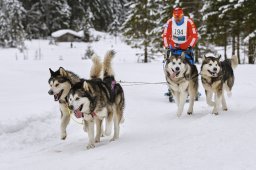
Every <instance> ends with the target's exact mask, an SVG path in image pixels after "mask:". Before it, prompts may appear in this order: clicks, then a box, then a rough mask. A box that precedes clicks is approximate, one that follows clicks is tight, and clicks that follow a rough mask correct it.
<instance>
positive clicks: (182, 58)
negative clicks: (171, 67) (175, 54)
mask: <svg viewBox="0 0 256 170" xmlns="http://www.w3.org/2000/svg"><path fill="white" fill-rule="evenodd" d="M180 56H181V60H185V52H184V51H183V52H182V53H181V55H180Z"/></svg>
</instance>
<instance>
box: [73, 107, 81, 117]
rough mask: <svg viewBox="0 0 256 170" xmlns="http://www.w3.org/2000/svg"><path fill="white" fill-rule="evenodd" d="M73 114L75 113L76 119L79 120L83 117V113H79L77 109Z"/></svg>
mask: <svg viewBox="0 0 256 170" xmlns="http://www.w3.org/2000/svg"><path fill="white" fill-rule="evenodd" d="M74 113H75V116H76V118H81V117H82V116H83V113H82V112H80V110H79V109H77V110H75V111H74Z"/></svg>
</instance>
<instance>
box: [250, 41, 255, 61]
mask: <svg viewBox="0 0 256 170" xmlns="http://www.w3.org/2000/svg"><path fill="white" fill-rule="evenodd" d="M253 42H254V41H253V40H252V39H249V45H248V49H249V51H248V62H249V64H254V59H255V57H254V51H255V49H254V45H253Z"/></svg>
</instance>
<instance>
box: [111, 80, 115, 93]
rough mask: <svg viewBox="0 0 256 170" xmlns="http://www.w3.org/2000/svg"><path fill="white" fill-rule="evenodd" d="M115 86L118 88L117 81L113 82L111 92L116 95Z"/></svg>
mask: <svg viewBox="0 0 256 170" xmlns="http://www.w3.org/2000/svg"><path fill="white" fill-rule="evenodd" d="M115 86H116V81H115V80H113V81H112V82H111V92H112V93H113V94H114V91H115Z"/></svg>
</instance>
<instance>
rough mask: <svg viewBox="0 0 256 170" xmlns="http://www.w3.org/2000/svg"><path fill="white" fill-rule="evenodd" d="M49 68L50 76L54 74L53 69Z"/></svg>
mask: <svg viewBox="0 0 256 170" xmlns="http://www.w3.org/2000/svg"><path fill="white" fill-rule="evenodd" d="M49 70H50V73H51V76H52V75H53V74H54V71H52V69H51V68H49Z"/></svg>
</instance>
